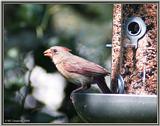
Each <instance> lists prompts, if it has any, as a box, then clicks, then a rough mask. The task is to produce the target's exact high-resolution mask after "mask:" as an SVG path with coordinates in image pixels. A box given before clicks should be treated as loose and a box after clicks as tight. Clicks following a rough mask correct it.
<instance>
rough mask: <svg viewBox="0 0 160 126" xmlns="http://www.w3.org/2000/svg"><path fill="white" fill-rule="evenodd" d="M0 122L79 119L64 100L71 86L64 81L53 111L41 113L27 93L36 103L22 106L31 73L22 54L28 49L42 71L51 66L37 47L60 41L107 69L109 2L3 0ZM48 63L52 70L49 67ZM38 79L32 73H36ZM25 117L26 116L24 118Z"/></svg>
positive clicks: (70, 104) (55, 43)
mask: <svg viewBox="0 0 160 126" xmlns="http://www.w3.org/2000/svg"><path fill="white" fill-rule="evenodd" d="M3 14H4V31H3V32H4V61H3V65H4V80H3V82H4V122H8V120H12V119H13V120H29V122H35V123H38V122H39V123H43V122H46V123H47V122H53V123H56V122H59V123H63V122H69V123H70V122H83V120H81V119H80V118H79V116H78V115H77V113H76V111H75V109H74V107H73V104H72V103H71V100H70V98H69V97H70V93H71V91H72V90H73V89H75V88H76V86H75V85H72V84H69V83H68V85H67V87H66V89H65V98H64V100H63V102H62V105H61V106H59V109H58V110H57V112H59V113H61V114H47V113H45V112H44V111H42V109H43V108H44V107H46V105H45V104H44V103H42V102H40V101H39V100H38V99H36V98H34V97H32V98H31V101H32V102H33V103H35V104H36V105H35V106H34V107H33V108H25V107H24V106H25V105H24V104H25V102H26V97H27V96H28V95H31V96H32V93H33V87H32V86H31V85H30V78H29V76H27V77H28V78H27V77H26V75H27V74H26V73H27V72H31V71H30V70H29V69H28V67H27V66H26V63H25V62H24V59H25V58H26V55H27V54H29V53H30V51H32V52H33V60H34V65H36V66H41V67H42V68H44V69H46V70H47V72H49V73H51V72H55V71H56V68H55V67H54V66H53V64H52V63H51V61H50V59H48V58H46V57H44V56H43V51H44V50H45V49H47V48H49V47H50V46H54V45H61V46H66V47H68V48H70V49H72V52H73V53H74V54H77V55H80V56H82V57H85V58H87V59H89V60H92V61H94V62H96V63H99V64H101V65H103V66H105V67H107V68H109V67H110V66H109V65H110V64H109V65H108V64H106V61H107V60H108V58H109V57H110V55H111V50H107V49H106V47H105V44H106V43H110V42H111V37H112V5H111V4H109V5H108V4H56V3H54V4H31V3H24V4H18V3H17V4H9V3H8V4H4V12H3ZM51 66H52V69H51ZM37 78H38V77H37ZM26 122H27V121H26Z"/></svg>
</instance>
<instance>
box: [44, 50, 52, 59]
mask: <svg viewBox="0 0 160 126" xmlns="http://www.w3.org/2000/svg"><path fill="white" fill-rule="evenodd" d="M43 54H44V56H48V57H52V53H51V50H50V49H47V50H46V51H44V52H43Z"/></svg>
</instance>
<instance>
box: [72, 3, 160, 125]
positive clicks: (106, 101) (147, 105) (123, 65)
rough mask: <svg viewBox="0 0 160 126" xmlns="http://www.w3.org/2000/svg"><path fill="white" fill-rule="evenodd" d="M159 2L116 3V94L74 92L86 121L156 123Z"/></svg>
mask: <svg viewBox="0 0 160 126" xmlns="http://www.w3.org/2000/svg"><path fill="white" fill-rule="evenodd" d="M157 7H158V4H157V3H146V4H145V3H144V4H114V6H113V32H112V34H113V36H112V71H111V89H112V91H113V94H96V93H94V94H93V93H75V94H73V104H74V106H75V108H76V111H77V112H78V114H79V115H80V116H81V117H82V119H84V120H85V121H86V122H101V123H106V122H108V123H156V122H157V83H158V82H157V72H158V71H157V40H158V38H157V37H158V36H157V27H158V25H157V23H158V22H157V12H158V10H157Z"/></svg>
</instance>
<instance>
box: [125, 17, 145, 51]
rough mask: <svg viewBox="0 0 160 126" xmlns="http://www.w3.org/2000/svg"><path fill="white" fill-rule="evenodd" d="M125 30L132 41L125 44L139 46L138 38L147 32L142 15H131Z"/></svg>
mask: <svg viewBox="0 0 160 126" xmlns="http://www.w3.org/2000/svg"><path fill="white" fill-rule="evenodd" d="M125 32H126V35H127V37H128V38H129V39H130V41H131V44H126V45H125V46H126V47H128V46H134V47H135V48H137V47H138V40H139V39H140V38H142V37H143V36H144V34H145V33H146V24H145V23H144V21H143V20H142V19H141V18H140V17H131V18H129V19H128V21H127V23H126V25H125Z"/></svg>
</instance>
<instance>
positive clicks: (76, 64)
mask: <svg viewBox="0 0 160 126" xmlns="http://www.w3.org/2000/svg"><path fill="white" fill-rule="evenodd" d="M63 68H65V70H66V71H68V72H72V73H78V74H83V75H86V76H96V75H109V74H110V73H109V72H108V71H107V70H106V69H105V68H103V67H101V66H99V65H97V64H95V63H93V62H90V61H87V60H85V59H83V58H80V57H77V56H73V57H72V58H68V59H65V60H64V61H63Z"/></svg>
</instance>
